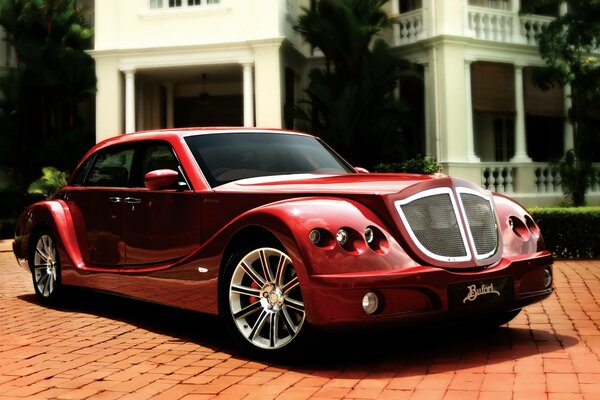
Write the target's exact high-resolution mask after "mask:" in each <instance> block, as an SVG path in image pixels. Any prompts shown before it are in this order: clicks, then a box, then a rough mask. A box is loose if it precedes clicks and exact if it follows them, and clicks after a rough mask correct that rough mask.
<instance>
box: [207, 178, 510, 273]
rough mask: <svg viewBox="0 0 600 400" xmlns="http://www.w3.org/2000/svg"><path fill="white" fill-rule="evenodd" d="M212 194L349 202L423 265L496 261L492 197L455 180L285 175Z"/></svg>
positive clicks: (497, 243)
mask: <svg viewBox="0 0 600 400" xmlns="http://www.w3.org/2000/svg"><path fill="white" fill-rule="evenodd" d="M215 193H222V194H234V195H235V194H240V195H241V194H255V195H261V194H262V195H267V194H270V195H275V196H276V197H277V196H278V195H279V196H281V195H282V196H284V197H287V196H289V197H299V196H302V197H303V196H336V197H343V198H346V199H352V200H354V201H357V202H359V203H361V204H363V205H365V206H367V207H368V208H369V209H370V210H372V211H374V212H375V213H376V214H377V215H379V216H380V217H381V218H382V220H383V221H386V224H387V225H388V227H389V229H391V230H392V231H394V232H395V233H396V234H397V235H398V237H399V238H401V239H400V242H402V243H403V244H404V248H405V250H407V251H408V252H409V253H410V254H411V255H412V256H413V258H415V259H418V260H419V261H420V262H422V263H424V264H428V265H433V266H439V267H443V268H447V269H465V268H481V267H484V266H488V265H491V264H493V263H496V262H498V261H499V259H500V256H501V251H499V250H500V249H502V238H501V235H500V232H499V223H498V220H497V216H496V212H495V205H494V200H493V195H492V193H490V192H489V191H487V190H483V189H481V188H480V187H478V186H477V185H475V184H473V183H472V182H469V181H467V180H464V179H460V178H453V177H448V176H445V175H441V174H438V175H417V174H388V173H384V174H377V173H375V174H371V173H369V174H344V175H327V176H323V175H308V174H307V175H284V176H274V177H273V176H271V177H261V178H251V179H244V180H239V181H235V182H231V183H228V184H226V185H222V186H219V187H218V188H216V189H215Z"/></svg>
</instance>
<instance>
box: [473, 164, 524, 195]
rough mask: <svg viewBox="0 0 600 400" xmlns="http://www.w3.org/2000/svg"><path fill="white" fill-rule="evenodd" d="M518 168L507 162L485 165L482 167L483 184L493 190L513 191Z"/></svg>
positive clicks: (498, 191)
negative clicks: (497, 164)
mask: <svg viewBox="0 0 600 400" xmlns="http://www.w3.org/2000/svg"><path fill="white" fill-rule="evenodd" d="M515 172H516V168H515V167H514V166H512V165H509V164H505V165H499V166H489V167H483V168H482V169H481V185H482V186H483V187H484V188H485V189H487V190H490V191H492V192H497V193H513V192H514V180H515Z"/></svg>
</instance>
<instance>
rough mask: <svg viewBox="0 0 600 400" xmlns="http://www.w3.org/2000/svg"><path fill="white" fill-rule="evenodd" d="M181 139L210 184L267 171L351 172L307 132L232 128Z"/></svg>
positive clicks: (282, 173) (301, 172)
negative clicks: (295, 132)
mask: <svg viewBox="0 0 600 400" xmlns="http://www.w3.org/2000/svg"><path fill="white" fill-rule="evenodd" d="M185 141H186V142H187V145H188V146H189V148H190V150H191V151H192V154H193V155H194V157H195V158H196V161H197V162H198V165H199V166H200V168H201V169H202V172H203V173H204V176H205V177H206V179H207V180H208V183H209V184H210V185H211V186H212V187H215V186H219V185H222V184H225V183H228V182H232V181H236V180H238V179H245V178H254V177H258V176H267V175H286V174H304V173H311V174H339V173H351V172H355V171H354V170H353V169H352V168H351V167H350V166H349V165H348V164H347V163H346V162H345V161H344V160H342V159H341V158H340V157H338V156H337V155H336V154H335V153H334V152H333V151H331V150H330V149H329V148H328V147H326V146H325V145H324V144H323V143H322V142H321V141H319V140H317V139H316V138H314V137H311V136H304V135H296V134H285V133H258V132H235V133H216V134H207V135H197V136H188V137H186V138H185Z"/></svg>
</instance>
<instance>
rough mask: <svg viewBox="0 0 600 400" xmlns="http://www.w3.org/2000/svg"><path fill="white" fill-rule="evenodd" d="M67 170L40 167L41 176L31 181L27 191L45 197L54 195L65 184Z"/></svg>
mask: <svg viewBox="0 0 600 400" xmlns="http://www.w3.org/2000/svg"><path fill="white" fill-rule="evenodd" d="M68 177H69V174H68V173H67V172H62V171H59V170H58V169H56V168H54V167H44V168H42V177H41V178H39V179H37V180H35V181H33V182H31V185H29V188H28V189H27V192H28V193H29V194H33V195H41V196H43V197H44V198H45V199H51V198H52V197H54V195H55V194H56V192H58V191H59V190H60V189H61V188H62V187H63V186H65V185H66V184H67V178H68Z"/></svg>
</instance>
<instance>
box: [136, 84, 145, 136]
mask: <svg viewBox="0 0 600 400" xmlns="http://www.w3.org/2000/svg"><path fill="white" fill-rule="evenodd" d="M144 86H146V85H145V83H143V82H140V81H138V83H137V85H135V92H136V94H135V99H136V111H135V120H136V122H135V127H136V129H138V130H140V131H142V130H144V126H145V125H146V123H145V121H144V107H146V105H145V104H144V98H145V96H144Z"/></svg>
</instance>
